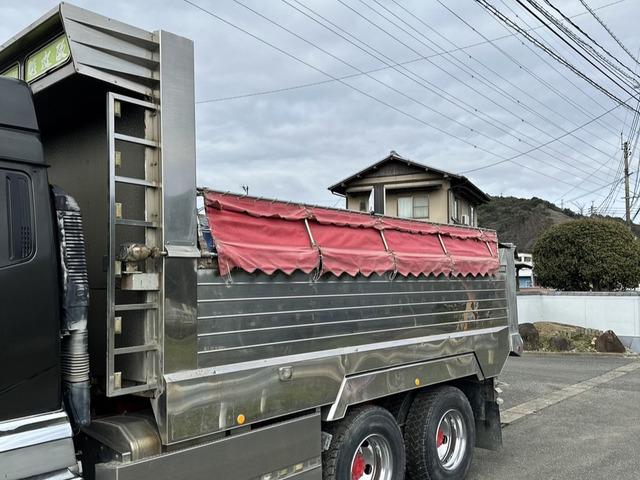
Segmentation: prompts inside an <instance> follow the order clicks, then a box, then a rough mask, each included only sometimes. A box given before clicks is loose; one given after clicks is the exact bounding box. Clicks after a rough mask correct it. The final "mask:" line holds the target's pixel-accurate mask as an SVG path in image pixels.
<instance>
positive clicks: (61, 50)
mask: <svg viewBox="0 0 640 480" xmlns="http://www.w3.org/2000/svg"><path fill="white" fill-rule="evenodd" d="M69 58H71V51H70V50H69V41H68V40H67V37H66V36H65V35H60V36H59V37H58V38H56V39H55V40H53V41H52V42H50V43H48V44H47V45H45V46H44V47H42V48H41V49H40V50H38V51H37V52H34V53H32V54H31V55H29V56H28V57H27V60H26V62H25V67H24V79H25V81H27V82H32V81H34V80H35V79H37V78H40V77H41V76H43V75H45V74H46V73H48V72H50V71H51V70H53V69H54V68H57V67H59V66H60V65H62V64H64V63H66V62H67V60H69Z"/></svg>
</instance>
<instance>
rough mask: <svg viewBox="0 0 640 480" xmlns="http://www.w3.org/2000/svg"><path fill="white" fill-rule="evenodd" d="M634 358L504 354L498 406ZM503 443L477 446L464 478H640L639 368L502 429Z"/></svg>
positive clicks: (511, 404) (559, 387)
mask: <svg viewBox="0 0 640 480" xmlns="http://www.w3.org/2000/svg"><path fill="white" fill-rule="evenodd" d="M632 361H635V362H637V361H638V360H632V359H627V358H621V357H595V356H568V355H567V356H565V355H562V356H561V355H526V356H524V357H523V358H510V359H509V361H508V363H507V366H506V367H505V370H504V372H503V375H502V376H501V377H500V380H501V381H502V382H504V383H505V385H503V386H502V389H503V395H502V396H503V397H504V400H505V404H504V405H503V408H504V409H508V408H511V407H514V406H517V405H520V404H522V403H524V402H527V401H530V400H533V399H534V398H537V397H540V396H543V395H547V396H548V395H549V394H552V393H553V392H560V391H561V390H562V389H563V388H566V387H568V386H570V385H574V384H577V383H580V382H584V381H587V380H590V379H594V380H595V379H598V378H601V376H602V375H605V374H607V372H610V371H611V370H614V369H616V368H619V367H622V366H624V365H626V364H629V363H630V362H632ZM605 376H606V375H605ZM503 441H504V447H503V449H502V450H501V451H499V452H488V451H485V450H479V449H476V450H475V459H474V462H473V467H472V470H471V473H470V475H469V477H468V478H469V480H489V479H491V480H502V479H505V480H507V479H509V480H513V479H536V480H537V479H582V478H584V479H587V478H589V479H616V480H625V479H634V480H635V479H638V478H640V368H638V369H635V370H633V371H630V372H629V373H625V374H623V375H622V376H619V377H618V378H615V379H613V380H610V381H606V383H601V384H599V385H597V386H594V387H593V388H590V389H588V390H586V391H584V392H582V393H579V394H577V395H575V396H572V397H570V398H567V399H566V400H562V401H560V402H558V403H555V404H553V405H551V406H549V407H547V408H544V409H542V410H540V411H538V412H536V413H532V414H529V415H527V416H525V417H524V418H521V419H519V420H517V421H515V422H514V423H512V424H511V425H508V426H505V428H504V431H503Z"/></svg>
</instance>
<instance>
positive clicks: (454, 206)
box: [329, 150, 489, 227]
mask: <svg viewBox="0 0 640 480" xmlns="http://www.w3.org/2000/svg"><path fill="white" fill-rule="evenodd" d="M329 190H330V191H331V192H332V193H334V194H336V195H340V196H343V197H345V198H346V207H347V209H349V210H357V211H361V212H374V213H379V214H383V215H392V216H398V217H404V218H416V219H421V220H429V221H432V222H438V223H452V224H464V225H471V226H474V227H475V226H477V224H478V219H477V206H478V205H480V204H482V203H486V202H488V201H489V196H488V195H487V194H486V193H484V192H483V191H482V190H480V189H479V188H478V187H477V186H475V185H474V184H473V183H471V181H469V179H468V178H466V177H464V176H462V175H456V174H455V173H450V172H445V171H443V170H438V169H437V168H432V167H429V166H427V165H422V164H420V163H417V162H414V161H413V160H409V159H408V158H404V157H402V156H400V155H399V154H398V153H396V152H395V151H393V150H392V151H391V153H390V154H389V155H388V156H387V157H385V158H383V159H382V160H380V161H379V162H376V163H374V164H373V165H370V166H369V167H367V168H365V169H364V170H361V171H359V172H357V173H355V174H353V175H351V176H350V177H347V178H345V179H344V180H341V181H340V182H338V183H336V184H335V185H332V186H330V187H329Z"/></svg>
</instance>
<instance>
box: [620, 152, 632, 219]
mask: <svg viewBox="0 0 640 480" xmlns="http://www.w3.org/2000/svg"><path fill="white" fill-rule="evenodd" d="M622 151H623V154H624V211H625V214H626V221H627V228H629V229H631V198H630V197H629V142H624V144H623V145H622Z"/></svg>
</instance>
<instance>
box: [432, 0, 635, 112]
mask: <svg viewBox="0 0 640 480" xmlns="http://www.w3.org/2000/svg"><path fill="white" fill-rule="evenodd" d="M516 1H517V2H518V3H521V2H520V1H519V0H516ZM438 2H439V3H441V2H440V0H438ZM475 2H476V3H478V4H479V5H481V6H482V7H483V8H485V9H486V10H487V11H488V12H490V13H491V14H492V15H494V16H496V17H497V18H499V19H500V20H501V21H502V22H503V23H505V24H506V25H508V26H509V27H511V28H512V29H513V30H516V31H518V32H519V33H520V34H521V35H522V36H524V37H525V38H526V39H527V40H529V41H530V42H531V43H533V44H534V45H535V46H537V47H538V48H540V49H541V50H542V51H544V52H545V53H547V54H549V55H550V56H551V57H552V58H553V59H554V60H556V61H557V62H559V63H560V64H562V65H564V66H565V67H567V68H568V69H569V70H571V71H572V72H573V73H575V74H576V75H577V76H579V77H580V78H582V79H583V80H584V81H586V82H587V83H589V84H590V85H592V86H593V87H595V88H596V89H598V90H599V91H600V92H602V93H603V94H605V95H606V96H608V97H609V98H611V99H612V100H614V101H615V102H616V103H619V104H621V105H623V106H625V107H626V108H628V109H630V110H632V111H633V110H635V109H634V108H633V107H631V106H630V105H629V104H627V103H626V102H625V101H623V100H621V99H620V98H618V97H617V96H616V95H614V94H613V93H611V92H609V91H608V90H607V89H606V88H604V87H603V86H601V85H600V84H598V83H597V82H595V81H594V80H592V79H591V78H590V77H589V76H587V75H585V74H584V73H583V72H581V71H580V70H579V69H578V68H576V67H575V66H574V65H572V64H571V63H570V62H569V61H567V60H566V59H564V58H563V57H561V56H560V55H558V54H557V53H555V52H553V51H552V50H550V49H549V48H548V47H547V46H546V45H544V44H542V43H541V42H539V41H538V40H536V39H535V38H533V37H532V36H531V35H529V34H528V33H527V32H525V31H524V30H523V29H522V28H520V26H519V25H517V24H516V23H514V22H513V21H511V19H509V18H508V17H506V16H505V15H504V14H503V13H502V12H500V11H499V10H498V9H497V8H495V6H493V5H492V4H490V3H489V2H487V1H486V0H475ZM552 31H553V30H552ZM554 33H555V31H554ZM631 97H632V98H635V95H634V94H631Z"/></svg>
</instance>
